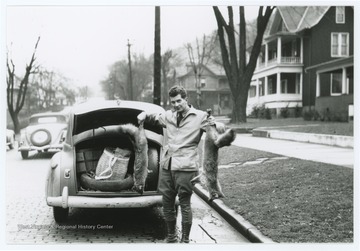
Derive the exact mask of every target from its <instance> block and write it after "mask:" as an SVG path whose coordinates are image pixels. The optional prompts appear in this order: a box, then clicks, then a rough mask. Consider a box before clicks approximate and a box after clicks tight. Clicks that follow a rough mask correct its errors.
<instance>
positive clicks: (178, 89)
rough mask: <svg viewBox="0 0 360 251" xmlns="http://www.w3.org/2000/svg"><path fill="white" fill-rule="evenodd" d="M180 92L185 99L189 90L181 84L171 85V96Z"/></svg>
mask: <svg viewBox="0 0 360 251" xmlns="http://www.w3.org/2000/svg"><path fill="white" fill-rule="evenodd" d="M179 94H180V95H181V98H183V99H184V98H186V97H187V92H186V90H185V88H184V87H182V86H180V85H175V86H173V87H171V89H170V90H169V96H170V97H175V96H177V95H179Z"/></svg>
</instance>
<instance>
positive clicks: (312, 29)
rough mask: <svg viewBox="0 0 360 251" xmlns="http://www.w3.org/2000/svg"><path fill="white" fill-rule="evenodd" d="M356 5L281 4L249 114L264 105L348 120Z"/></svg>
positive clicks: (260, 62) (262, 55) (262, 56)
mask: <svg viewBox="0 0 360 251" xmlns="http://www.w3.org/2000/svg"><path fill="white" fill-rule="evenodd" d="M353 14H354V9H353V7H351V6H332V7H328V6H296V7H293V6H292V7H287V6H280V7H277V9H276V11H275V12H274V14H273V16H272V18H271V20H270V21H269V25H268V27H267V31H266V33H265V35H264V41H263V46H262V49H261V53H260V56H259V58H258V63H257V68H256V70H255V72H254V75H253V78H252V83H251V86H250V89H249V99H248V109H247V112H248V114H250V113H251V111H252V109H253V107H255V106H261V105H264V106H265V107H267V108H270V109H271V110H272V111H273V113H274V114H276V115H278V116H279V115H280V113H281V109H289V110H293V111H294V110H295V109H296V108H301V109H302V110H303V112H307V111H310V110H311V111H316V113H317V114H319V116H321V117H322V118H326V117H329V119H330V117H331V119H332V120H347V118H348V114H349V108H350V110H351V105H352V104H353V90H354V87H353V47H354V45H353V41H354V37H353V35H354V16H353Z"/></svg>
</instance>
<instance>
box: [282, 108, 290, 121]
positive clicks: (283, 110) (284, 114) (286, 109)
mask: <svg viewBox="0 0 360 251" xmlns="http://www.w3.org/2000/svg"><path fill="white" fill-rule="evenodd" d="M280 116H281V117H283V118H285V119H286V118H287V117H289V107H288V106H286V107H283V108H281V109H280Z"/></svg>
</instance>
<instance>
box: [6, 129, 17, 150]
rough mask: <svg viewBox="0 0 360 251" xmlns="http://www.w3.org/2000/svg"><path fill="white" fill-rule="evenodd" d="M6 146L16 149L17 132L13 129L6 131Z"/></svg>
mask: <svg viewBox="0 0 360 251" xmlns="http://www.w3.org/2000/svg"><path fill="white" fill-rule="evenodd" d="M6 146H8V147H9V148H10V149H14V146H15V132H14V131H13V130H11V129H6Z"/></svg>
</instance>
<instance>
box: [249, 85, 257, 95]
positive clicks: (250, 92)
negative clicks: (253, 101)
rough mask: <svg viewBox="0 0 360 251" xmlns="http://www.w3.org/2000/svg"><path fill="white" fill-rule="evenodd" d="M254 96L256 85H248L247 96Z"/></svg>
mask: <svg viewBox="0 0 360 251" xmlns="http://www.w3.org/2000/svg"><path fill="white" fill-rule="evenodd" d="M253 97H256V86H253V85H252V86H250V88H249V98H253Z"/></svg>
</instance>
